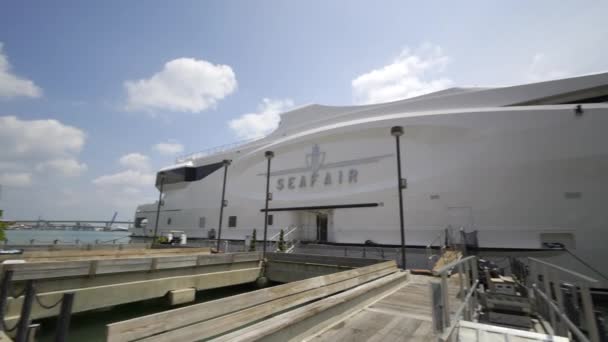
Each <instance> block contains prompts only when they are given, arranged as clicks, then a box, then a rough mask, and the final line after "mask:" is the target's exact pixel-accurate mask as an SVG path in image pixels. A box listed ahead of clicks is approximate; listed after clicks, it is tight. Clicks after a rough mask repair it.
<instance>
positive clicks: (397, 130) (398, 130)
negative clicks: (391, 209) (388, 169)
mask: <svg viewBox="0 0 608 342" xmlns="http://www.w3.org/2000/svg"><path fill="white" fill-rule="evenodd" d="M391 135H392V136H394V137H395V144H396V147H397V189H398V191H399V224H400V227H401V267H403V269H404V270H405V269H406V267H405V228H404V224H403V192H402V190H403V189H405V188H406V187H407V183H406V180H405V179H403V178H401V148H400V144H399V137H400V136H402V135H403V127H401V126H394V127H392V128H391Z"/></svg>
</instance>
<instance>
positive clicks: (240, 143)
mask: <svg viewBox="0 0 608 342" xmlns="http://www.w3.org/2000/svg"><path fill="white" fill-rule="evenodd" d="M260 139H261V138H260V137H257V138H252V139H246V140H241V141H236V142H233V143H229V144H224V145H220V146H215V147H210V148H207V149H204V150H201V151H198V152H193V153H188V154H185V155H183V156H179V157H177V158H175V162H176V163H183V162H186V161H188V160H193V159H197V158H202V157H206V156H209V155H212V154H216V153H221V152H226V151H229V150H231V149H234V148H237V147H239V146H243V145H245V144H248V143H251V142H254V141H256V140H260Z"/></svg>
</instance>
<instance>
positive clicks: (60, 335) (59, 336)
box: [55, 292, 74, 342]
mask: <svg viewBox="0 0 608 342" xmlns="http://www.w3.org/2000/svg"><path fill="white" fill-rule="evenodd" d="M73 304H74V293H73V292H70V293H64V294H63V298H62V300H61V311H60V313H59V318H58V319H57V330H56V331H55V342H65V341H67V337H68V330H69V329H70V319H71V318H72V306H73Z"/></svg>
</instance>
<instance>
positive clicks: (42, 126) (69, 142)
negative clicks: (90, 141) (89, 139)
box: [0, 116, 85, 159]
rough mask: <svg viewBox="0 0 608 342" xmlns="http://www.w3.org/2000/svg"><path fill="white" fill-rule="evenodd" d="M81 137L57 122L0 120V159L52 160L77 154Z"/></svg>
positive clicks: (1, 118) (81, 140)
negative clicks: (44, 158) (45, 158)
mask: <svg viewBox="0 0 608 342" xmlns="http://www.w3.org/2000/svg"><path fill="white" fill-rule="evenodd" d="M84 141H85V134H84V132H83V131H81V130H80V129H78V128H76V127H72V126H68V125H64V124H62V123H61V122H59V121H57V120H52V119H49V120H21V119H19V118H17V117H14V116H0V146H2V148H1V149H0V159H4V158H20V159H24V158H25V159H29V158H43V157H47V158H53V157H57V156H67V155H71V154H74V153H78V152H80V150H81V149H82V146H83V145H84Z"/></svg>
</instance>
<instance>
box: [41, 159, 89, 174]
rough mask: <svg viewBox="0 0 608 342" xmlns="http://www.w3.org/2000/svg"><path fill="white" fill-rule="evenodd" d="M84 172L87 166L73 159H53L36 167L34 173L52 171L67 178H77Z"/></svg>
mask: <svg viewBox="0 0 608 342" xmlns="http://www.w3.org/2000/svg"><path fill="white" fill-rule="evenodd" d="M86 170H87V164H85V163H79V162H78V160H75V159H53V160H49V161H45V162H42V163H39V164H38V165H37V166H36V171H39V172H44V171H52V172H56V173H59V174H62V175H64V176H68V177H73V176H78V175H80V174H81V173H82V172H84V171H86Z"/></svg>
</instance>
